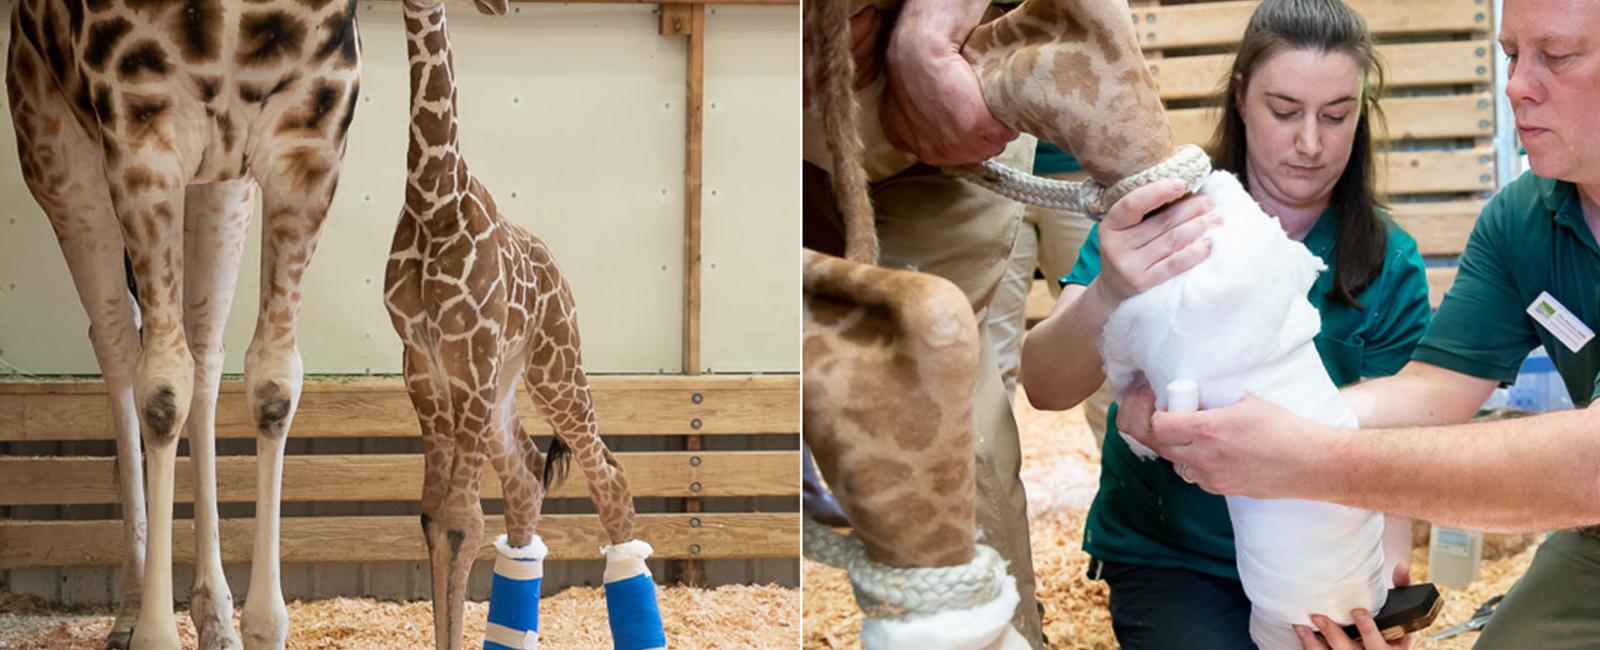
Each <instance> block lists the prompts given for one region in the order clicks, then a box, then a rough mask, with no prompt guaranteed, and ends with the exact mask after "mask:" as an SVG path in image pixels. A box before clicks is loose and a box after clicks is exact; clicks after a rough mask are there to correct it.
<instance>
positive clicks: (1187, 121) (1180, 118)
mask: <svg viewBox="0 0 1600 650" xmlns="http://www.w3.org/2000/svg"><path fill="white" fill-rule="evenodd" d="M1383 112H1384V115H1385V116H1386V117H1387V118H1388V119H1387V120H1385V123H1386V125H1387V127H1388V128H1387V132H1386V133H1383V134H1381V135H1380V136H1379V137H1380V138H1381V140H1380V141H1383V142H1394V141H1406V140H1427V139H1440V138H1487V137H1492V136H1493V135H1494V104H1493V102H1492V101H1491V100H1490V97H1489V94H1488V93H1473V94H1469V95H1441V96H1437V97H1391V98H1387V99H1384V100H1383ZM1219 119H1222V112H1221V111H1219V110H1217V109H1215V108H1212V107H1204V108H1177V109H1171V110H1168V111H1167V120H1168V121H1169V122H1170V123H1171V124H1172V135H1173V137H1174V138H1175V139H1176V140H1177V141H1178V142H1180V143H1192V144H1199V145H1205V144H1207V143H1208V142H1210V141H1211V135H1212V133H1213V132H1214V131H1215V130H1216V126H1217V120H1219Z"/></svg>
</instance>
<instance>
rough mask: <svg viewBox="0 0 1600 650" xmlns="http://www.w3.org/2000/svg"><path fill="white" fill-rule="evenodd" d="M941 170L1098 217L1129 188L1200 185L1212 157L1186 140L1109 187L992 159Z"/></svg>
mask: <svg viewBox="0 0 1600 650" xmlns="http://www.w3.org/2000/svg"><path fill="white" fill-rule="evenodd" d="M943 171H944V173H946V174H948V175H950V176H954V177H956V178H961V179H965V180H967V181H970V182H973V183H976V184H978V185H981V186H983V187H985V188H988V189H989V190H990V191H992V192H994V193H996V194H999V195H1001V196H1004V197H1006V198H1009V199H1012V200H1016V201H1021V202H1023V203H1027V204H1029V205H1037V206H1040V207H1045V208H1051V209H1055V210H1069V211H1072V212H1082V213H1084V214H1087V215H1089V218H1090V219H1093V220H1095V221H1099V220H1100V217H1102V216H1104V215H1105V213H1106V212H1107V211H1108V210H1110V209H1111V206H1112V205H1114V204H1116V202H1117V201H1119V200H1121V199H1122V197H1124V196H1127V195H1128V193H1129V192H1132V191H1134V190H1136V189H1139V188H1141V187H1144V186H1145V185H1149V184H1150V183H1153V182H1155V181H1159V180H1162V179H1167V178H1178V179H1182V180H1183V182H1184V187H1185V188H1187V189H1188V191H1190V192H1194V191H1195V190H1198V189H1200V185H1201V184H1202V183H1204V182H1205V178H1206V175H1208V174H1210V173H1211V158H1210V157H1209V156H1207V155H1206V152H1205V151H1204V150H1202V149H1201V148H1200V147H1197V146H1195V145H1192V144H1186V145H1183V146H1181V147H1178V151H1177V153H1174V154H1172V157H1171V158H1168V159H1166V160H1163V161H1161V162H1159V163H1156V164H1155V165H1154V166H1152V167H1150V168H1149V169H1146V170H1144V171H1142V172H1139V173H1137V174H1134V175H1132V176H1129V177H1127V178H1124V179H1122V180H1121V181H1118V182H1117V184H1116V185H1112V186H1111V187H1109V188H1106V187H1101V186H1100V184H1099V183H1096V182H1094V181H1093V180H1084V181H1063V180H1056V179H1051V178H1044V177H1041V176H1035V175H1033V174H1028V173H1025V172H1022V171H1018V170H1016V169H1013V168H1011V167H1007V166H1005V165H1002V164H1000V163H998V162H995V161H994V160H985V161H983V162H981V163H977V164H974V165H957V166H951V167H944V168H943Z"/></svg>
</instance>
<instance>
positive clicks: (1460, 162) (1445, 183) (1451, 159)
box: [1378, 148, 1495, 196]
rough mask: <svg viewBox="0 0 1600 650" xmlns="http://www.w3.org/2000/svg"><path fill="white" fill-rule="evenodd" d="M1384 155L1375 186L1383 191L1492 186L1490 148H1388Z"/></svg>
mask: <svg viewBox="0 0 1600 650" xmlns="http://www.w3.org/2000/svg"><path fill="white" fill-rule="evenodd" d="M1383 158H1384V164H1383V166H1382V167H1380V170H1381V171H1380V173H1379V177H1378V186H1379V187H1380V188H1382V191H1383V193H1384V194H1386V195H1390V196H1393V195H1398V194H1429V193H1447V192H1491V191H1494V189H1495V184H1494V176H1495V169H1494V150H1493V149H1489V148H1479V149H1456V150H1451V151H1391V152H1388V153H1386V154H1384V156H1383Z"/></svg>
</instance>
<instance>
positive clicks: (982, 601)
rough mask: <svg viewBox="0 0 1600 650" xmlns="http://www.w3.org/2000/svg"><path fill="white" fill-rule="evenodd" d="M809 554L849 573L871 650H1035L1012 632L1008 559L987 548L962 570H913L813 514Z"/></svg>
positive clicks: (1014, 598)
mask: <svg viewBox="0 0 1600 650" xmlns="http://www.w3.org/2000/svg"><path fill="white" fill-rule="evenodd" d="M804 533H805V534H804V547H805V554H806V557H808V558H811V559H812V560H815V561H817V562H822V563H823V564H827V565H829V566H833V567H836V568H841V569H845V570H846V571H848V572H849V574H850V584H851V586H852V587H853V588H854V590H855V595H856V603H857V605H859V606H860V607H861V611H862V612H863V613H865V614H866V616H867V620H866V621H865V622H863V623H862V625H861V645H862V647H863V648H867V649H868V650H901V649H909V650H925V649H926V648H930V647H938V648H943V649H946V650H979V649H982V650H1013V649H1015V650H1027V649H1028V648H1029V647H1030V646H1029V644H1028V642H1027V641H1026V640H1024V639H1023V638H1022V635H1020V634H1018V633H1017V632H1016V630H1014V629H1012V627H1011V616H1012V614H1013V613H1014V612H1015V610H1016V607H1017V603H1018V602H1019V597H1018V594H1017V586H1016V581H1014V580H1013V579H1012V578H1011V576H1009V575H1007V574H1006V564H1005V561H1004V560H1002V559H1001V558H1000V554H999V553H997V552H995V550H994V549H993V548H991V547H989V546H985V545H983V544H979V545H978V546H977V553H976V555H975V556H974V557H973V559H972V561H971V562H969V563H967V564H963V565H960V566H952V567H930V568H905V567H892V566H887V565H884V564H879V563H877V562H874V561H873V560H872V559H871V558H869V557H867V552H866V548H865V547H864V546H862V544H861V540H860V539H858V538H856V537H855V536H854V535H851V536H844V535H840V534H838V533H836V532H833V530H831V529H829V528H828V527H827V526H824V525H822V524H819V523H817V522H816V521H815V520H812V519H811V518H810V517H806V519H805V525H804Z"/></svg>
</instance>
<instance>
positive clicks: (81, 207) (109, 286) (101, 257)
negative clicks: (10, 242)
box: [7, 48, 146, 650]
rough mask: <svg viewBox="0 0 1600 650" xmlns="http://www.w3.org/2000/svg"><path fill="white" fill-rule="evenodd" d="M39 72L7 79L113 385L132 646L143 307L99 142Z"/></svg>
mask: <svg viewBox="0 0 1600 650" xmlns="http://www.w3.org/2000/svg"><path fill="white" fill-rule="evenodd" d="M10 64H11V65H12V66H13V67H32V69H33V70H35V71H39V70H43V69H44V68H43V67H42V63H41V62H39V61H37V59H36V58H35V56H34V55H33V53H32V52H31V50H26V49H24V48H14V49H13V50H12V53H11V61H10ZM42 79H43V77H42V76H39V75H37V74H32V75H28V74H16V73H15V70H13V74H10V75H8V77H7V82H8V83H7V86H8V89H9V90H10V91H11V92H9V93H8V94H9V96H10V100H11V112H12V126H13V127H14V129H15V130H16V134H17V144H18V146H17V154H18V158H19V160H20V161H21V163H22V177H23V180H24V181H25V182H26V183H27V185H28V189H29V191H30V192H31V193H32V194H33V196H34V199H35V200H37V201H38V202H39V207H40V208H42V209H43V210H44V213H45V215H46V216H47V217H49V219H50V224H51V226H52V227H53V228H54V229H55V233H56V238H57V241H58V243H59V244H60V245H61V253H62V255H63V256H64V257H65V258H66V262H67V269H68V270H69V271H70V272H71V274H72V281H73V284H74V287H75V288H76V289H77V293H78V300H79V301H80V302H81V303H82V304H83V310H84V313H85V314H86V315H87V316H88V317H89V341H90V343H91V344H92V345H93V347H94V354H95V360H96V361H97V362H98V363H99V365H100V374H101V376H102V377H103V378H104V380H105V384H106V395H107V398H108V400H107V401H108V403H109V405H110V407H111V423H112V429H113V431H114V433H115V438H116V443H117V485H118V488H119V491H120V495H121V500H122V548H123V553H122V588H121V589H122V593H121V597H120V603H119V605H118V607H117V617H116V621H115V622H114V623H113V624H112V626H111V632H110V634H109V636H108V637H107V638H106V647H107V648H108V649H113V650H125V649H126V648H127V647H128V645H129V643H130V642H131V641H132V638H133V630H134V622H135V621H137V620H138V618H139V612H140V609H139V601H140V596H141V593H142V591H143V585H144V579H143V578H144V563H145V535H146V520H145V500H144V466H143V464H142V463H141V454H142V449H141V448H142V445H141V443H140V440H139V413H138V409H137V408H136V407H135V405H134V399H133V378H134V373H135V369H136V367H137V366H138V363H139V354H140V343H139V329H138V320H139V316H138V308H137V305H136V304H135V303H134V301H133V299H132V296H130V295H129V293H128V284H127V277H126V275H125V270H124V267H123V250H124V248H125V246H124V244H123V239H122V228H121V225H120V224H119V223H118V222H117V217H116V213H115V212H114V211H113V210H112V209H111V191H110V188H109V186H108V185H107V184H106V180H105V166H104V163H103V162H102V160H101V151H100V146H99V145H98V144H97V143H95V142H94V141H92V140H91V139H90V138H89V136H88V135H87V134H85V133H84V132H83V131H82V130H81V129H79V128H78V127H77V126H76V124H75V123H73V122H72V119H71V117H70V115H71V111H70V109H69V108H68V107H67V105H66V103H65V102H63V101H61V100H59V99H57V98H56V96H55V95H53V94H50V93H47V92H44V90H43V89H41V88H40V87H39V85H38V84H39V83H40V82H41V81H42Z"/></svg>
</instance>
